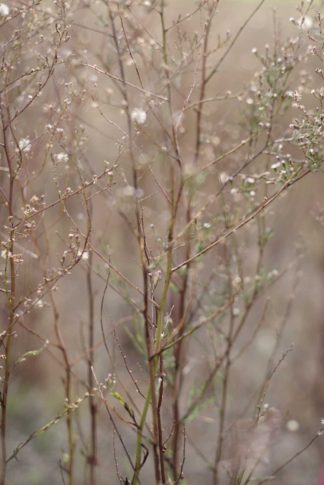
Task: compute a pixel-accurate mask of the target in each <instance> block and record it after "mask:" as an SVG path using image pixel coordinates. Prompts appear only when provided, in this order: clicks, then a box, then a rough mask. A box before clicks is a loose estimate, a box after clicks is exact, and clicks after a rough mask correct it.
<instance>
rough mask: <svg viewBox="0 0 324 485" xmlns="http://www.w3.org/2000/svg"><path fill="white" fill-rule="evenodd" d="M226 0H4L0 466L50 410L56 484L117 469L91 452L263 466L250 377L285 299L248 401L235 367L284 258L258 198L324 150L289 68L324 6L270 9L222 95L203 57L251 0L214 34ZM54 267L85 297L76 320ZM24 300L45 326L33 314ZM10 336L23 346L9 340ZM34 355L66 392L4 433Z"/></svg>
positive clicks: (182, 469) (179, 470) (276, 416)
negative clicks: (265, 26) (280, 26)
mask: <svg viewBox="0 0 324 485" xmlns="http://www.w3.org/2000/svg"><path fill="white" fill-rule="evenodd" d="M222 3H223V2H222V0H200V1H199V2H196V3H192V5H191V4H190V8H192V10H190V9H189V8H188V12H187V13H185V14H183V15H179V16H178V17H173V12H172V5H171V2H170V3H169V4H168V3H167V2H166V1H165V0H156V1H154V0H152V1H142V0H134V1H113V0H99V1H94V2H88V1H85V0H84V1H81V0H78V1H77V0H75V1H70V2H66V1H64V0H58V1H55V2H45V1H41V0H39V1H33V2H25V3H24V4H22V3H21V2H18V1H17V2H12V5H7V4H4V3H1V4H0V22H1V25H0V28H1V30H2V32H3V35H2V42H1V46H0V48H1V94H0V96H1V98H0V103H1V104H0V108H1V132H2V138H1V166H0V179H1V188H0V197H1V288H0V289H1V305H2V308H3V309H4V310H3V322H4V323H3V325H2V328H1V346H2V351H1V358H2V361H3V367H2V369H1V400H0V405H1V475H0V477H1V478H0V484H5V483H10V470H9V471H8V469H9V465H12V466H13V467H19V462H15V461H14V460H13V459H14V458H16V457H17V456H18V454H19V453H20V451H21V450H22V449H23V448H25V447H26V446H27V445H29V443H30V442H31V441H32V440H33V439H36V438H37V436H39V435H40V434H43V433H45V432H47V433H50V432H51V429H52V427H53V425H55V424H57V423H59V422H61V421H63V420H64V421H65V423H66V432H67V434H66V436H67V439H66V446H65V449H64V452H63V454H62V452H61V456H59V454H60V450H58V459H59V466H60V469H61V472H62V474H63V477H64V478H63V480H64V481H65V482H66V483H69V484H70V485H72V484H76V483H82V478H81V473H80V466H79V464H80V463H81V460H83V463H84V470H85V472H84V483H88V484H91V485H94V484H96V483H114V480H115V476H114V474H113V472H112V471H111V470H110V471H109V476H108V478H107V475H105V473H107V471H106V469H105V458H104V457H105V455H106V454H107V450H110V452H112V453H113V456H114V462H115V469H116V477H117V480H119V482H120V483H123V484H126V483H131V484H132V485H137V484H139V483H156V484H167V483H168V484H169V483H172V484H177V483H183V484H184V483H191V478H190V475H188V476H187V474H186V465H187V463H190V461H191V456H195V455H196V454H198V456H200V458H202V459H203V460H204V462H205V466H206V470H207V471H208V472H209V473H210V475H209V476H210V483H213V484H214V485H218V484H220V483H230V484H248V483H252V482H254V483H255V482H257V483H263V482H264V481H266V480H268V478H269V477H268V476H267V475H266V474H265V473H266V472H265V470H266V469H265V467H264V466H263V462H264V460H265V458H267V456H268V455H269V452H270V450H271V443H272V441H273V439H274V438H275V436H276V434H277V433H278V430H279V428H280V412H279V411H278V410H276V409H273V408H269V407H268V405H267V402H266V401H267V393H268V388H269V385H270V383H271V381H272V379H273V378H274V376H275V374H276V372H277V371H278V368H279V367H280V364H281V363H282V361H283V360H284V359H285V357H286V355H287V354H288V352H289V351H290V349H288V350H287V349H286V350H285V351H283V352H282V353H281V354H280V339H281V336H282V333H283V330H284V327H285V325H286V323H287V321H288V318H289V315H290V311H291V306H292V302H293V297H292V298H289V299H287V302H286V305H287V307H286V311H285V312H284V316H283V318H282V320H281V322H280V323H279V324H278V328H277V338H276V339H275V342H274V344H273V347H272V349H271V350H270V352H269V355H268V356H267V359H268V363H267V366H266V373H265V375H264V377H263V378H262V382H261V384H260V383H259V384H258V385H257V386H256V387H255V389H254V391H253V393H251V395H252V399H250V402H249V406H248V408H247V409H243V407H242V406H243V405H246V401H247V399H246V398H244V399H242V405H241V406H240V405H239V401H240V399H241V397H240V395H239V392H240V391H239V389H236V387H235V385H233V384H232V381H233V375H234V376H235V375H237V368H238V366H239V365H240V362H241V359H242V358H246V354H247V352H248V350H249V349H251V347H252V346H253V344H254V341H255V339H256V337H257V335H258V333H259V331H260V330H261V329H262V328H263V327H265V326H266V324H267V320H268V315H269V311H270V306H271V305H270V303H269V298H268V295H270V292H271V288H272V286H274V285H275V284H276V283H277V282H278V281H279V280H281V279H282V278H283V277H284V276H285V273H286V272H287V268H283V269H281V270H277V269H275V268H269V267H268V266H267V263H266V252H267V249H268V246H269V242H270V241H271V237H272V234H273V232H272V228H271V225H272V216H271V214H269V211H268V208H269V207H272V206H273V205H274V203H275V202H276V201H277V204H278V205H279V206H280V204H284V202H283V201H284V199H283V198H282V196H284V195H285V193H286V192H287V191H288V190H289V189H290V188H291V187H292V186H293V185H295V184H296V183H298V182H299V181H301V180H302V179H303V178H304V177H306V176H307V175H308V174H310V173H312V172H314V171H317V170H322V167H323V141H322V140H323V119H324V118H323V117H324V113H323V112H322V111H323V96H324V94H323V92H322V91H323V89H322V87H321V86H319V87H318V83H317V82H316V78H313V77H309V76H307V75H306V74H305V71H303V69H304V66H305V65H308V63H309V62H310V61H312V60H313V59H314V60H315V62H316V61H318V64H319V65H321V64H322V53H321V47H320V46H321V41H322V37H323V36H322V19H321V17H320V16H318V17H316V15H315V13H314V10H313V2H312V1H308V2H302V4H301V6H300V7H299V11H298V19H297V20H294V19H292V23H293V24H295V31H294V35H293V36H292V37H291V38H289V39H281V38H280V36H279V34H278V32H277V31H276V29H275V31H276V35H275V40H274V43H273V45H266V46H265V47H264V49H261V48H258V49H257V48H254V49H253V50H252V53H249V54H246V55H250V56H251V57H252V56H254V57H255V58H256V60H257V62H258V63H259V66H260V68H259V70H258V71H257V72H256V73H255V75H254V76H253V78H252V80H251V82H250V83H249V84H248V85H247V86H246V85H245V86H240V89H239V91H238V92H236V93H233V92H231V91H228V90H227V89H226V87H225V88H224V86H223V85H221V84H220V83H219V81H218V79H219V76H220V73H221V72H222V68H223V66H224V65H225V63H229V62H230V60H231V54H232V52H233V49H234V48H235V47H237V45H238V43H239V42H240V39H241V35H242V33H243V32H244V30H245V29H246V27H247V26H248V25H249V24H250V22H252V21H253V19H254V17H255V15H257V13H258V12H259V10H260V9H261V7H263V6H264V3H265V0H262V1H259V2H255V6H254V9H253V8H252V11H251V13H250V15H248V17H247V18H246V20H245V21H244V22H243V23H242V25H241V27H240V28H239V30H238V31H237V32H236V33H234V34H230V33H225V34H224V35H222V34H221V33H220V34H219V35H215V32H216V33H217V34H218V32H221V28H220V26H221V13H222ZM186 8H187V6H186ZM197 26H198V27H197ZM275 27H276V21H275ZM87 32H90V33H91V36H92V37H91V39H90V40H89V39H88V40H87V38H86V33H87ZM93 39H94V40H93ZM315 72H316V75H317V76H318V78H319V83H320V82H321V81H322V78H323V73H322V70H321V68H320V67H319V68H318V69H317V70H316V71H315ZM308 106H310V107H308ZM89 113H91V116H92V117H93V118H94V119H96V120H98V119H99V120H100V128H99V127H97V128H96V126H94V124H93V122H92V119H91V117H90V114H89ZM91 130H92V131H91ZM99 136H102V137H103V138H102V139H103V140H105V141H104V145H102V146H97V147H96V148H97V152H96V151H95V150H94V149H93V150H92V151H91V149H90V148H89V146H91V144H92V146H93V145H95V144H96V145H97V143H96V142H95V143H94V142H93V140H92V137H99ZM96 139H97V138H96ZM103 155H104V156H103ZM96 157H97V158H96ZM117 224H118V231H117V234H116V225H117ZM297 260H298V258H297ZM77 266H80V267H81V268H82V269H83V271H84V274H83V273H80V271H79V270H78V268H77ZM295 266H296V264H294V263H292V266H291V269H293V268H294V267H295ZM25 268H27V269H28V268H29V274H28V284H26V279H25V278H23V277H22V275H23V274H25V275H26V270H25ZM82 274H83V280H84V282H85V287H84V288H83V286H82V284H83V283H81V282H80V280H81V279H82V276H80V275H82ZM60 285H63V287H64V288H65V289H67V290H66V291H68V289H69V288H72V287H76V288H78V292H79V294H80V297H78V298H80V302H81V300H82V303H83V300H84V301H85V303H86V305H87V309H88V310H87V316H86V317H84V318H85V320H86V324H85V325H81V326H80V328H78V327H77V326H76V328H71V325H72V324H71V323H70V321H69V317H68V316H67V315H66V314H65V313H64V311H66V305H64V298H63V299H62V298H60V299H58V298H57V296H56V290H57V289H58V288H60ZM295 287H296V285H295V284H294V285H293V290H295ZM98 292H100V296H99V297H98ZM112 294H113V295H115V296H114V298H115V301H118V305H119V306H120V307H121V308H122V311H121V314H122V315H119V316H118V318H117V317H116V320H114V321H110V320H111V318H112V317H111V314H117V312H116V310H115V308H112V306H113V302H114V298H112V297H111V295H112ZM69 298H70V297H69V295H68V294H66V300H67V301H68V302H69ZM106 300H107V301H109V305H107V303H106ZM73 304H74V303H73V302H72V301H71V305H73ZM116 306H117V304H116ZM41 309H43V310H44V311H46V313H45V314H46V318H47V319H51V322H52V327H51V328H50V329H49V327H48V326H44V328H42V327H39V326H38V325H37V326H35V325H34V324H33V322H34V320H36V316H37V314H38V312H39V311H40V310H41ZM255 312H257V313H258V317H257V319H256V320H255V317H253V313H255ZM253 322H255V323H253ZM71 333H72V334H74V335H77V336H78V338H77V339H73V338H72V339H71ZM25 335H27V336H28V338H29V339H30V340H28V338H27V342H28V345H29V344H30V345H31V344H32V343H33V345H34V343H35V341H37V340H38V345H36V346H34V347H32V348H25V345H26V337H25ZM35 339H36V340H35ZM78 341H80V342H81V344H80V345H79V344H78ZM126 346H127V349H129V352H128V350H125V348H126ZM47 356H48V358H50V357H52V358H53V359H54V360H55V361H56V363H57V364H58V366H59V369H60V372H62V382H63V400H64V403H62V409H61V410H60V412H59V414H58V415H57V417H56V418H54V419H53V420H51V421H49V423H48V424H45V425H43V426H41V427H40V428H38V429H37V430H35V431H34V432H33V433H32V434H30V435H29V436H27V437H25V439H23V440H22V442H21V443H20V444H18V445H17V446H16V447H14V448H13V449H8V442H9V440H8V434H10V427H9V424H8V423H9V422H10V406H8V403H9V402H10V389H11V383H12V381H13V380H14V379H15V378H17V377H19V372H20V369H21V367H22V366H23V365H24V364H25V363H26V362H29V361H30V360H31V359H33V360H35V362H36V361H37V360H38V359H43V361H44V359H45V358H46V357H47ZM107 357H108V361H107ZM250 365H251V366H253V365H254V363H253V362H251V364H250ZM245 378H246V379H249V376H248V375H247V376H246V377H245ZM63 400H62V401H63ZM84 401H86V402H87V404H88V407H87V410H85V408H86V403H85V402H84ZM242 415H244V419H242ZM202 417H205V419H207V420H209V422H210V426H209V432H208V435H207V437H206V438H205V439H204V438H203V436H196V431H195V429H196V428H195V425H196V423H197V422H198V423H199V422H200V419H201V418H202ZM245 418H247V419H245ZM8 420H9V421H8ZM107 422H108V427H107V428H106V429H107V431H105V435H101V434H100V433H101V431H102V429H103V427H104V426H107V424H106V423H107ZM103 436H104V437H103ZM211 437H212V438H211ZM316 438H317V435H316V437H315V438H314V439H316ZM314 439H313V440H312V442H313V441H314ZM298 454H299V453H298V452H297V453H296V455H294V456H298ZM290 461H291V459H288V460H287V461H286V462H285V463H284V464H288V463H290ZM8 464H9V465H8ZM281 469H282V466H280V467H278V468H277V472H278V473H279V472H280V471H281ZM101 470H103V472H102V471H101ZM206 473H207V472H206ZM267 473H268V472H267ZM8 477H9V478H8ZM186 480H187V481H186Z"/></svg>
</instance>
